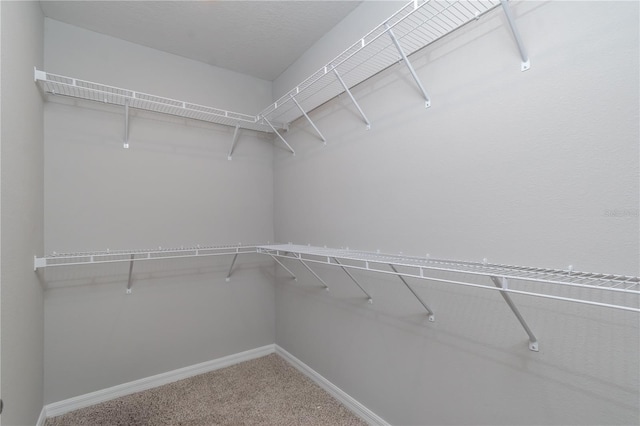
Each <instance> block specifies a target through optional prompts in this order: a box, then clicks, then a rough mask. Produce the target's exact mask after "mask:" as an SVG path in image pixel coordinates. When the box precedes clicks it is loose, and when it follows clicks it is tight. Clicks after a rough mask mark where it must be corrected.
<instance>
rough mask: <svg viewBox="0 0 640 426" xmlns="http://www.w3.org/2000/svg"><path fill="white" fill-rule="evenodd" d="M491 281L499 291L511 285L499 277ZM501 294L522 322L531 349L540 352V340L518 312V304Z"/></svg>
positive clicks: (506, 295)
mask: <svg viewBox="0 0 640 426" xmlns="http://www.w3.org/2000/svg"><path fill="white" fill-rule="evenodd" d="M491 281H493V284H495V286H496V287H498V288H499V289H505V290H506V289H508V288H509V283H508V281H507V279H506V278H504V277H501V278H498V277H494V276H491ZM499 293H500V295H501V296H502V297H503V298H504V301H505V302H507V305H509V308H511V310H512V311H513V314H514V315H515V316H516V318H517V319H518V321H520V324H521V325H522V328H524V331H526V332H527V335H528V336H529V349H530V350H532V351H534V352H538V339H537V338H536V336H535V335H534V334H533V331H531V329H530V328H529V325H528V324H527V322H526V321H525V320H524V318H523V317H522V314H521V313H520V311H519V310H518V307H517V306H516V304H515V303H513V300H512V299H511V296H510V295H509V293H507V292H505V291H500V292H499Z"/></svg>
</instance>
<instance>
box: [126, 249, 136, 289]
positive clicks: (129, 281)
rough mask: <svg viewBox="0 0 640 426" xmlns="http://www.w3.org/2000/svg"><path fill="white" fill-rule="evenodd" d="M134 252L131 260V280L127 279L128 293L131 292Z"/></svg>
mask: <svg viewBox="0 0 640 426" xmlns="http://www.w3.org/2000/svg"><path fill="white" fill-rule="evenodd" d="M133 256H134V255H133V254H132V255H131V261H130V262H129V280H128V281H127V294H131V291H132V290H131V278H132V277H133V275H132V272H133Z"/></svg>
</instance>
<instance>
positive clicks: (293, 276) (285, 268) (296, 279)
mask: <svg viewBox="0 0 640 426" xmlns="http://www.w3.org/2000/svg"><path fill="white" fill-rule="evenodd" d="M269 256H271V258H272V259H273V260H275V261H276V263H277V264H278V265H280V266H282V268H283V269H284V270H285V271H287V272H288V273H289V275H291V277H292V278H293V280H294V281H298V278H296V275H295V274H294V273H293V272H291V270H290V269H289V268H287V267H286V266H284V265H283V264H282V262H280V261H279V260H278V259H277V258H276V257H275V256H274V255H272V254H270V255H269Z"/></svg>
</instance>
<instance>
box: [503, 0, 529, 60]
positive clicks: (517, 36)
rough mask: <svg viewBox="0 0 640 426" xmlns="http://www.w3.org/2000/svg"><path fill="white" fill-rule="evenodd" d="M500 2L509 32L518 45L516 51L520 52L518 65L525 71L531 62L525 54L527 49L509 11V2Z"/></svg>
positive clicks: (504, 0) (505, 0)
mask: <svg viewBox="0 0 640 426" xmlns="http://www.w3.org/2000/svg"><path fill="white" fill-rule="evenodd" d="M500 4H502V10H504V15H505V16H506V18H507V22H508V23H509V28H511V32H512V33H513V38H514V39H515V41H516V44H517V45H518V51H519V52H520V59H521V60H522V65H521V66H520V70H521V71H526V70H528V69H529V68H531V62H530V61H529V55H528V54H527V50H526V49H525V47H524V43H523V42H522V38H521V37H520V32H519V31H518V27H517V26H516V22H515V19H513V14H512V13H511V8H510V7H509V2H508V1H507V0H500Z"/></svg>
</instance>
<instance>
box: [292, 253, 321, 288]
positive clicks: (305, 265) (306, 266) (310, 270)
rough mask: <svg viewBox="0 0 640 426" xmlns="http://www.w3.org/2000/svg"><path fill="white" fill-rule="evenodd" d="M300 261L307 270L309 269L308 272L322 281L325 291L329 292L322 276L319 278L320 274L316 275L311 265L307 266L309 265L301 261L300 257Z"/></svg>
mask: <svg viewBox="0 0 640 426" xmlns="http://www.w3.org/2000/svg"><path fill="white" fill-rule="evenodd" d="M298 260H299V261H300V263H302V264H303V265H304V267H305V268H307V270H308V271H309V272H311V274H313V276H314V277H316V278H317V279H318V281H320V282H321V283H322V285H323V286H324V289H325V290H327V291H329V286H328V285H327V283H325V282H324V280H323V279H322V278H320V276H319V275H318V274H316V273H315V272H314V270H313V269H311V268H310V267H309V265H307V264H306V263H305V261H304V260H302V259H300V258H299V257H298Z"/></svg>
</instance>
